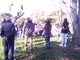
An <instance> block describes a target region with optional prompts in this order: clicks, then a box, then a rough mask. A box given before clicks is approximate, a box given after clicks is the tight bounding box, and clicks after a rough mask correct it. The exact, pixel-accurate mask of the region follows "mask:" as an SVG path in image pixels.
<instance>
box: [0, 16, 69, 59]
mask: <svg viewBox="0 0 80 60" xmlns="http://www.w3.org/2000/svg"><path fill="white" fill-rule="evenodd" d="M11 20H12V19H11V18H10V17H7V18H6V22H4V23H2V26H1V37H2V38H3V40H2V41H3V46H4V60H8V59H9V60H14V57H13V54H14V44H15V42H14V41H15V37H16V28H15V24H13V23H12V22H11ZM68 25H69V23H68V22H67V18H65V19H64V22H63V24H62V29H61V34H60V35H61V44H60V45H59V46H65V47H66V44H67V33H68V31H69V26H68ZM23 28H24V29H23V30H24V32H23V34H24V35H25V39H24V48H25V49H27V41H28V39H30V51H33V32H34V30H35V24H34V23H33V22H32V20H31V19H30V18H29V17H28V18H27V22H26V23H25V24H24V26H23ZM51 28H52V25H51V23H50V20H47V21H46V23H45V25H44V27H43V30H42V31H41V32H42V33H43V35H44V38H45V43H46V49H51V47H50V37H51ZM9 52H10V56H9V55H8V54H9Z"/></svg>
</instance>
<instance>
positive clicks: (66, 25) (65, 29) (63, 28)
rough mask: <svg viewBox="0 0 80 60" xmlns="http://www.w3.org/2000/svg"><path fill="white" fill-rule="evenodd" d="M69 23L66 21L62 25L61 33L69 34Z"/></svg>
mask: <svg viewBox="0 0 80 60" xmlns="http://www.w3.org/2000/svg"><path fill="white" fill-rule="evenodd" d="M68 25H69V23H68V22H67V21H64V22H63V24H62V29H61V33H68V31H69V26H68Z"/></svg>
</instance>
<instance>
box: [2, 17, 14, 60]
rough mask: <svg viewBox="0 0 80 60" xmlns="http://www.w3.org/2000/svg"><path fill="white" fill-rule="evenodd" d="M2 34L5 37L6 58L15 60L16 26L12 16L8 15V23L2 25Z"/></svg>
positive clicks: (6, 59)
mask: <svg viewBox="0 0 80 60" xmlns="http://www.w3.org/2000/svg"><path fill="white" fill-rule="evenodd" d="M1 36H2V38H3V46H4V60H14V58H13V54H14V38H15V27H14V24H13V23H12V22H11V18H10V17H7V18H6V23H3V24H2V26H1ZM9 52H10V53H9Z"/></svg>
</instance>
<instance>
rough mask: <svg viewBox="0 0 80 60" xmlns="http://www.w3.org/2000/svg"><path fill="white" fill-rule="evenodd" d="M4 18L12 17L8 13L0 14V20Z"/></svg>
mask: <svg viewBox="0 0 80 60" xmlns="http://www.w3.org/2000/svg"><path fill="white" fill-rule="evenodd" d="M6 16H10V17H11V16H12V15H11V14H10V13H1V14H0V18H2V19H5V18H6Z"/></svg>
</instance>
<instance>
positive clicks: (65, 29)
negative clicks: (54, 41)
mask: <svg viewBox="0 0 80 60" xmlns="http://www.w3.org/2000/svg"><path fill="white" fill-rule="evenodd" d="M68 25H69V23H68V21H67V18H65V19H64V22H63V24H62V29H61V44H60V45H59V46H62V47H66V44H67V33H68V31H69V27H68Z"/></svg>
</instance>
